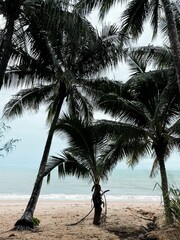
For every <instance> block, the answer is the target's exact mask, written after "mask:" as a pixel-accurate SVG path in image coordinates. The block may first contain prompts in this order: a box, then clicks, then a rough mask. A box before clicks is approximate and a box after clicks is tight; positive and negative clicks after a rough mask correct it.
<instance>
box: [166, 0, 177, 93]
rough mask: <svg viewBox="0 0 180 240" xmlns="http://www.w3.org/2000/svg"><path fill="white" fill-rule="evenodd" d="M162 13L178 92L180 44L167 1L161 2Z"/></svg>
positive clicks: (169, 4)
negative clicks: (165, 22)
mask: <svg viewBox="0 0 180 240" xmlns="http://www.w3.org/2000/svg"><path fill="white" fill-rule="evenodd" d="M162 4H163V8H164V12H165V15H166V21H167V28H168V35H169V41H170V45H171V50H172V55H173V59H174V66H175V69H176V75H177V83H178V87H179V92H180V43H179V38H178V33H177V28H176V22H175V19H174V15H173V11H172V7H171V3H170V1H169V0H162Z"/></svg>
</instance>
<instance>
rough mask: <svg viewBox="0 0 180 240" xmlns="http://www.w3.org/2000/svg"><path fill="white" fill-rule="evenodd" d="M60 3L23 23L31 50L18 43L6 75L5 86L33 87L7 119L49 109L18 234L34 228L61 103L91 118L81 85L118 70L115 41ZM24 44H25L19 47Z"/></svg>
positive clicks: (50, 3) (15, 99)
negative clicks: (114, 68) (110, 69)
mask: <svg viewBox="0 0 180 240" xmlns="http://www.w3.org/2000/svg"><path fill="white" fill-rule="evenodd" d="M58 3H59V4H57V1H49V0H47V1H45V2H43V4H42V6H40V7H39V8H36V9H34V12H33V13H32V14H31V15H29V16H28V19H27V20H26V19H24V21H28V27H27V29H26V39H27V40H29V42H30V46H28V48H27V47H26V44H25V43H24V41H23V39H20V38H17V45H15V46H14V48H13V58H12V59H13V63H14V64H13V65H12V66H10V67H9V70H8V71H7V73H6V82H5V84H6V85H11V84H12V83H14V79H15V77H16V79H17V80H16V84H17V85H20V84H22V85H23V84H25V85H30V88H26V89H23V90H21V91H20V92H18V93H17V94H16V95H14V97H13V98H12V99H11V100H10V101H9V103H7V105H6V106H5V110H4V115H5V116H6V117H14V116H19V115H21V114H22V113H23V112H24V111H25V110H27V109H29V110H31V109H34V110H35V111H38V109H39V106H40V104H46V106H47V111H48V120H49V124H50V129H49V132H48V136H47V141H46V144H45V148H44V152H43V156H42V160H41V164H40V167H39V172H38V175H37V179H36V181H35V185H34V188H33V191H32V195H31V198H30V200H29V202H28V205H27V207H26V209H25V212H24V214H23V216H22V217H21V218H20V219H19V220H18V221H17V222H16V224H15V227H16V228H17V229H26V227H27V229H28V228H29V227H30V228H33V213H34V210H35V207H36V203H37V200H38V197H39V194H40V190H41V186H42V182H43V176H44V171H45V166H46V162H47V159H48V155H49V151H50V147H51V143H52V138H53V135H54V129H55V125H56V123H57V120H58V117H59V115H60V112H61V108H62V105H63V103H64V102H65V100H67V102H68V103H69V108H70V109H71V111H73V112H74V114H80V113H81V114H84V113H85V116H86V117H88V118H89V117H91V105H90V104H89V103H88V101H87V99H86V98H85V97H84V96H83V95H82V94H81V86H79V79H81V78H82V77H83V78H88V76H89V75H91V76H93V75H94V74H97V73H98V72H99V71H100V70H102V69H104V68H105V67H108V66H112V65H113V64H117V62H118V59H119V55H120V52H119V49H118V46H117V42H116V44H114V40H115V39H114V40H113V41H112V39H111V38H107V36H108V35H104V36H102V37H101V36H99V35H98V32H97V31H96V30H95V29H94V28H93V27H92V26H91V24H90V23H89V22H88V21H87V20H86V19H85V18H81V17H80V15H79V14H78V13H77V12H73V11H69V9H68V8H66V7H64V5H60V2H58ZM63 3H64V2H63ZM47 13H48V14H47ZM49 13H52V14H49ZM114 31H117V29H116V28H114V27H110V28H109V32H108V34H109V36H110V35H111V34H114ZM22 37H24V36H22ZM27 40H26V41H27ZM21 42H22V43H23V44H19V43H21ZM12 80H13V81H12ZM81 84H82V82H81ZM84 84H85V82H84ZM75 100H76V101H75Z"/></svg>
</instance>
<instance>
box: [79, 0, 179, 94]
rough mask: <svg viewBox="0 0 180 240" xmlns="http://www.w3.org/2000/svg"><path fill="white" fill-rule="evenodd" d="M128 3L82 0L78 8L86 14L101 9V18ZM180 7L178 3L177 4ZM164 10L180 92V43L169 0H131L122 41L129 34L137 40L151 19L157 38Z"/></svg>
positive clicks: (107, 0) (123, 23)
mask: <svg viewBox="0 0 180 240" xmlns="http://www.w3.org/2000/svg"><path fill="white" fill-rule="evenodd" d="M117 2H119V3H126V2H127V1H126V0H124V1H123V0H119V1H116V0H114V1H109V0H90V1H89V0H80V1H79V3H78V4H77V8H79V9H83V10H84V11H85V13H88V12H90V11H91V10H92V9H93V8H95V7H98V8H99V9H100V17H101V18H103V17H104V15H105V14H106V13H107V12H108V11H109V9H110V8H111V7H112V6H113V5H114V4H116V3H117ZM176 4H177V5H179V3H178V1H177V2H176ZM162 9H163V11H164V14H165V18H166V22H167V29H168V31H167V33H168V37H169V41H170V46H171V50H172V56H173V60H174V66H175V69H176V74H177V82H178V87H179V91H180V43H179V38H178V33H177V28H176V22H175V18H174V12H173V5H172V4H171V1H169V0H161V1H151V0H142V1H139V0H131V1H129V2H128V5H127V7H126V9H125V11H124V12H123V14H122V35H121V36H122V40H123V38H124V36H127V34H128V35H129V36H130V37H132V38H133V39H137V38H138V37H139V35H140V34H141V33H142V32H143V30H144V28H143V23H144V22H145V21H146V20H148V18H150V20H151V21H150V22H151V25H152V27H153V36H154V37H155V36H156V33H157V29H158V20H159V15H160V12H161V10H162Z"/></svg>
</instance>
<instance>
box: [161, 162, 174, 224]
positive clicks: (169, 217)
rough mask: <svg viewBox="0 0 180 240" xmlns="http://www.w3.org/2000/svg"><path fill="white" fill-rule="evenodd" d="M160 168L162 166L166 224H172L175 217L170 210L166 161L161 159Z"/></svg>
mask: <svg viewBox="0 0 180 240" xmlns="http://www.w3.org/2000/svg"><path fill="white" fill-rule="evenodd" d="M159 166H160V174H161V188H162V194H163V202H164V209H165V217H166V223H167V224H172V223H173V216H172V213H171V210H170V198H169V191H168V180H167V174H166V168H165V163H164V159H163V158H160V159H159Z"/></svg>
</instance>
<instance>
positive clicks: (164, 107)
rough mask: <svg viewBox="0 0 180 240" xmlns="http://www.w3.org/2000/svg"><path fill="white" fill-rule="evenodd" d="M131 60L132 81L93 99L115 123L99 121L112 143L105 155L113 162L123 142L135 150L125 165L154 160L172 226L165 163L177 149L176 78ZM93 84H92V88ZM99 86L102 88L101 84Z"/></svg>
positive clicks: (168, 71) (179, 135)
mask: <svg viewBox="0 0 180 240" xmlns="http://www.w3.org/2000/svg"><path fill="white" fill-rule="evenodd" d="M164 52H165V51H164ZM142 59H144V58H142ZM131 60H133V63H134V64H133V63H132V64H131V65H132V69H133V73H134V74H133V76H132V77H131V79H130V80H128V81H127V82H126V83H124V84H123V83H119V82H115V83H114V88H113V87H112V86H111V88H110V91H109V92H106V91H105V92H104V93H103V91H101V90H100V88H99V90H98V94H99V97H96V104H97V105H98V107H99V109H101V110H103V111H104V112H105V113H109V114H110V115H111V116H112V117H114V118H115V119H116V121H107V120H106V121H105V120H104V121H101V125H102V126H104V128H105V129H106V130H104V131H107V132H108V133H109V134H111V135H112V136H113V138H114V139H115V141H114V144H111V146H110V148H109V150H108V152H109V153H108V152H106V154H108V155H109V157H111V158H112V159H114V160H113V161H116V159H118V156H119V149H121V148H122V141H123V145H126V144H128V145H129V144H131V145H132V148H133V149H134V150H133V153H130V154H128V155H129V158H128V164H130V165H135V164H137V163H138V162H139V159H140V157H141V156H144V155H147V154H151V155H152V156H153V157H155V160H154V163H153V167H152V171H151V176H153V174H155V173H156V171H158V170H160V175H161V188H162V195H163V202H164V208H165V216H166V222H167V223H168V224H171V223H172V222H173V218H172V214H171V212H170V200H169V193H168V179H167V174H166V168H165V160H166V159H167V158H168V156H169V155H170V153H171V151H172V150H173V149H174V148H177V149H179V148H180V121H179V116H180V110H179V92H178V90H177V89H178V88H177V84H176V82H175V80H176V78H175V75H174V70H173V69H171V68H170V69H164V70H154V71H150V72H145V69H146V68H144V65H142V63H141V64H139V65H138V60H137V59H136V61H135V59H133V58H131ZM135 69H136V70H137V72H138V73H137V74H135ZM103 81H105V80H103ZM92 84H93V82H91V86H92ZM96 84H97V83H96ZM98 84H99V86H100V85H101V83H100V82H99V83H98ZM109 85H110V84H109V83H108V86H109ZM111 85H112V84H111ZM104 86H105V83H104ZM86 87H87V84H86ZM104 88H105V87H104ZM97 89H98V88H97ZM96 96H97V92H96Z"/></svg>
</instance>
